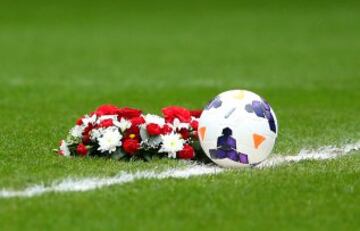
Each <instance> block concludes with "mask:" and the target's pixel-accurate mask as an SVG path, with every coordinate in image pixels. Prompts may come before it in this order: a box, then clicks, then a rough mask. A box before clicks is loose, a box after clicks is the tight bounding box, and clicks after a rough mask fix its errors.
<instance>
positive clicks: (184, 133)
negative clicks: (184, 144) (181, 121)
mask: <svg viewBox="0 0 360 231" xmlns="http://www.w3.org/2000/svg"><path fill="white" fill-rule="evenodd" d="M179 133H180V135H181V137H182V138H183V139H184V140H187V139H189V137H190V132H189V131H188V130H187V129H186V128H182V129H181V130H180V131H179Z"/></svg>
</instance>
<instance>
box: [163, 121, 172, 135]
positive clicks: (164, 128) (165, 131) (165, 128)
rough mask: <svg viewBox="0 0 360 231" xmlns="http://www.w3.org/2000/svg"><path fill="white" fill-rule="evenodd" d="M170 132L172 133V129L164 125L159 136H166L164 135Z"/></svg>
mask: <svg viewBox="0 0 360 231" xmlns="http://www.w3.org/2000/svg"><path fill="white" fill-rule="evenodd" d="M170 132H172V128H171V127H170V126H169V125H167V124H165V125H164V126H163V127H162V128H161V134H162V135H166V134H169V133H170Z"/></svg>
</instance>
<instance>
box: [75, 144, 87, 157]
mask: <svg viewBox="0 0 360 231" xmlns="http://www.w3.org/2000/svg"><path fill="white" fill-rule="evenodd" d="M76 152H77V153H78V154H79V155H81V156H86V155H87V153H88V149H87V148H86V146H85V145H84V144H83V143H80V144H79V145H78V146H77V147H76Z"/></svg>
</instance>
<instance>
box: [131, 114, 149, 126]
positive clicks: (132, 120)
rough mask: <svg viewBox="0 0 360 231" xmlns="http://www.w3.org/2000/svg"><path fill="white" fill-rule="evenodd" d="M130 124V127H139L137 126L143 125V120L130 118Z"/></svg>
mask: <svg viewBox="0 0 360 231" xmlns="http://www.w3.org/2000/svg"><path fill="white" fill-rule="evenodd" d="M130 122H131V125H132V126H139V125H141V124H143V123H145V119H144V118H143V117H141V116H138V117H134V118H131V119H130Z"/></svg>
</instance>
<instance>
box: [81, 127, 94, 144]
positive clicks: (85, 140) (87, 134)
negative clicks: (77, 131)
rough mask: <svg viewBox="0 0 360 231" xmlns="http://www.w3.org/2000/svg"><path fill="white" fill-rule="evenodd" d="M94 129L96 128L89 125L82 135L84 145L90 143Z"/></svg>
mask: <svg viewBox="0 0 360 231" xmlns="http://www.w3.org/2000/svg"><path fill="white" fill-rule="evenodd" d="M93 128H94V126H93V125H92V124H88V126H86V128H85V129H84V131H83V133H82V135H83V137H82V140H83V143H84V144H87V143H89V142H90V132H91V130H92V129H93Z"/></svg>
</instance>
